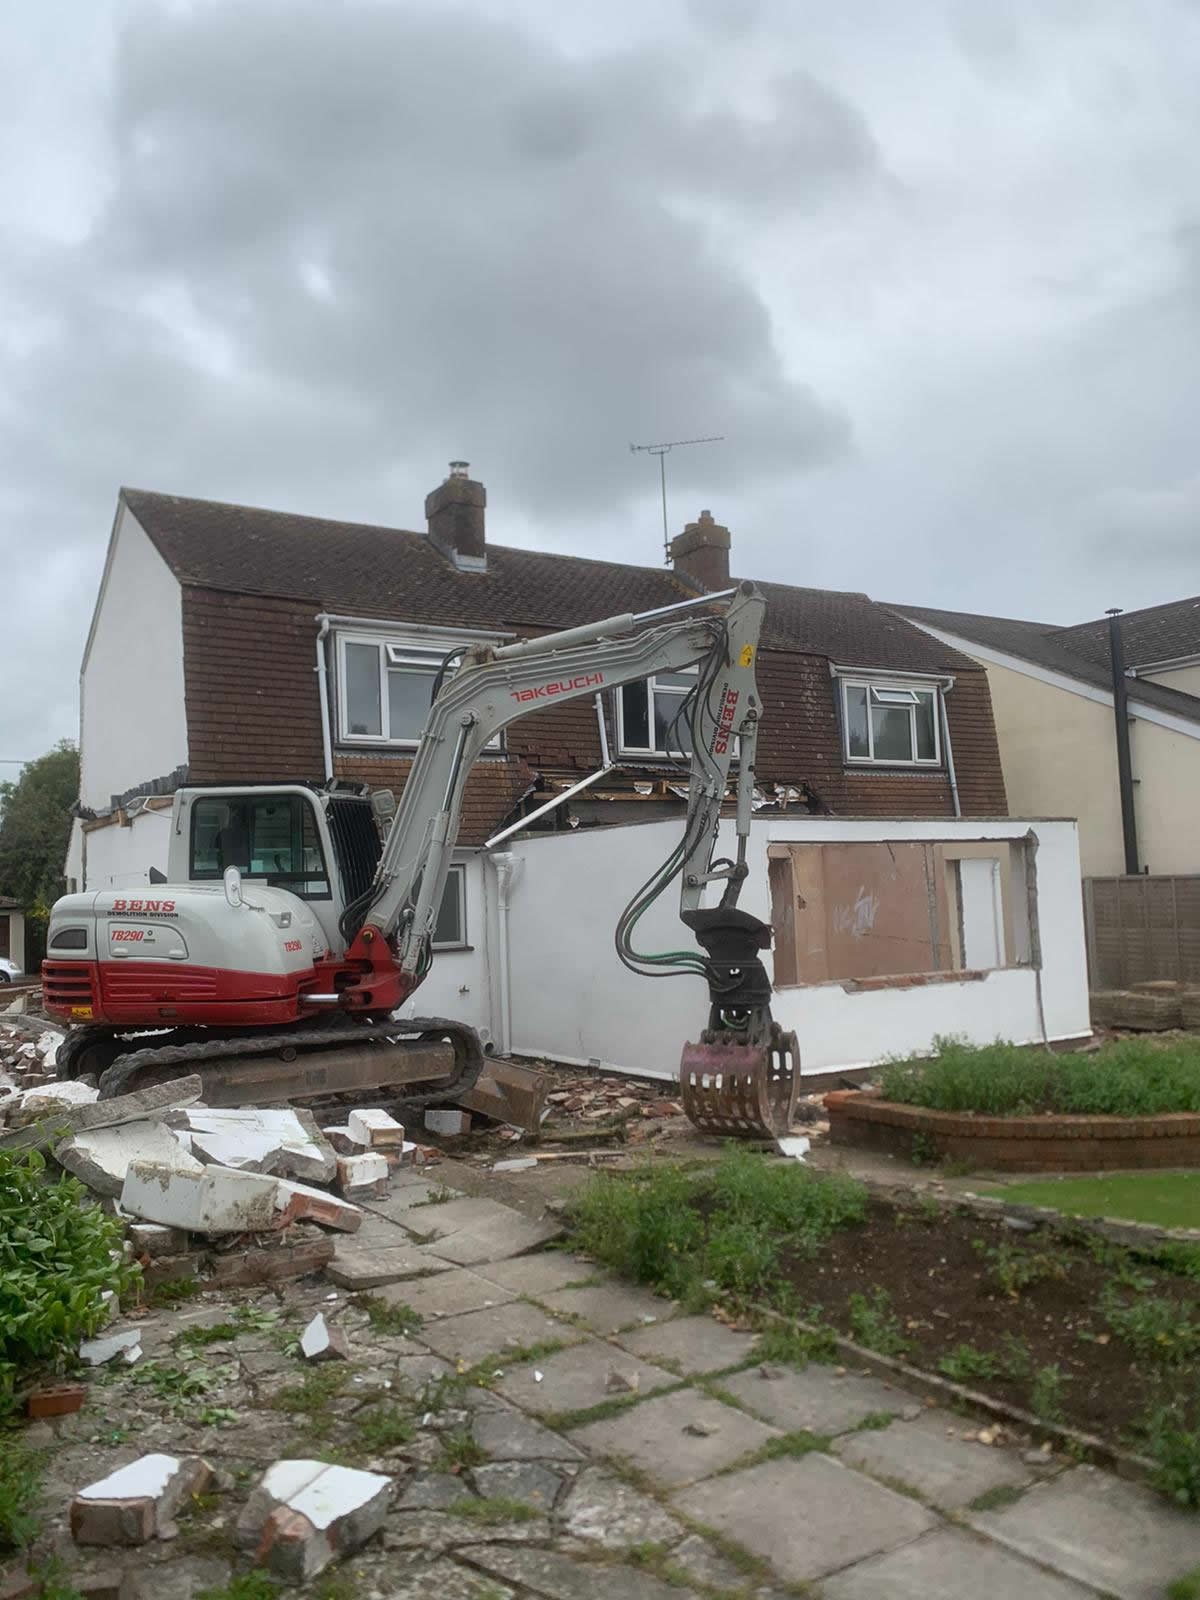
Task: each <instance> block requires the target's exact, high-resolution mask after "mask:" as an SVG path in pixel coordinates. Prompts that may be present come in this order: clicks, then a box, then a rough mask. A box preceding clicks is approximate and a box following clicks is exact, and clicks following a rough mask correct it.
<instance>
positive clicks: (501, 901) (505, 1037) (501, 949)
mask: <svg viewBox="0 0 1200 1600" xmlns="http://www.w3.org/2000/svg"><path fill="white" fill-rule="evenodd" d="M488 860H489V861H490V862H491V864H492V866H493V867H494V868H495V871H496V925H497V934H498V938H497V944H498V949H497V952H496V954H497V957H498V960H497V965H498V967H499V969H500V971H499V974H498V977H499V988H500V1038H499V1040H498V1042H497V1043H498V1048H499V1052H500V1054H501V1055H502V1056H507V1055H511V1054H512V974H511V970H510V967H509V960H508V905H509V899H510V896H511V895H512V886H513V879H514V878H515V876H516V872H517V864H518V858H517V857H516V856H515V855H513V853H512V852H511V851H510V850H498V851H497V852H496V853H495V854H494V855H490V856H488Z"/></svg>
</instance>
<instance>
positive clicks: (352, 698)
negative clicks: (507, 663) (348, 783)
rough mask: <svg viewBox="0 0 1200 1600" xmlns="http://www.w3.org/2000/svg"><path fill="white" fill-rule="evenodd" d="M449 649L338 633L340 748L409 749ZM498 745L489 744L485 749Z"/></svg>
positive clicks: (407, 639)
mask: <svg viewBox="0 0 1200 1600" xmlns="http://www.w3.org/2000/svg"><path fill="white" fill-rule="evenodd" d="M467 642H468V641H466V640H464V641H463V643H464V644H465V643H467ZM453 648H454V642H453V641H451V640H449V639H447V640H441V639H437V640H434V639H429V638H421V637H419V636H415V635H414V636H400V635H389V636H387V637H380V636H379V635H375V636H372V635H371V634H362V633H339V634H338V636H337V681H338V740H339V743H342V744H373V745H399V746H402V747H405V746H406V747H408V748H412V747H414V746H415V745H416V744H417V743H418V742H419V740H420V738H421V731H422V729H423V728H424V726H425V719H426V718H427V717H428V715H429V707H430V705H431V703H432V696H433V684H434V679H435V678H436V676H437V673H438V670H439V668H440V667H441V664H442V662H443V661H444V660H445V658H446V653H447V651H449V650H451V649H453ZM499 742H500V741H499V739H498V738H497V739H494V740H492V741H491V744H490V746H489V748H496V747H497V746H498V745H499Z"/></svg>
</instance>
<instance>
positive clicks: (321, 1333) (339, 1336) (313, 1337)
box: [300, 1311, 350, 1361]
mask: <svg viewBox="0 0 1200 1600" xmlns="http://www.w3.org/2000/svg"><path fill="white" fill-rule="evenodd" d="M300 1353H301V1355H302V1356H303V1357H304V1359H305V1360H306V1361H345V1360H347V1359H348V1358H349V1355H350V1348H349V1345H348V1344H347V1342H346V1335H345V1333H344V1332H343V1330H342V1329H341V1328H331V1327H330V1326H329V1324H328V1323H327V1322H326V1321H325V1317H324V1314H323V1313H322V1312H320V1311H318V1312H317V1314H316V1316H315V1317H314V1318H313V1319H312V1321H311V1322H310V1323H309V1325H308V1327H307V1328H305V1330H304V1332H303V1333H302V1334H301V1335H300Z"/></svg>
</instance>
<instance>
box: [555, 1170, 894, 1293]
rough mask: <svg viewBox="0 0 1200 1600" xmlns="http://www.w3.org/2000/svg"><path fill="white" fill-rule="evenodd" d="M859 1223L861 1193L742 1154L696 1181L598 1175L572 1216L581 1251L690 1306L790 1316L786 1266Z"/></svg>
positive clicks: (661, 1175)
mask: <svg viewBox="0 0 1200 1600" xmlns="http://www.w3.org/2000/svg"><path fill="white" fill-rule="evenodd" d="M865 1218H866V1191H865V1190H864V1189H863V1187H862V1185H861V1184H859V1183H856V1182H855V1181H854V1180H853V1179H851V1178H847V1177H844V1176H843V1175H842V1174H840V1173H816V1172H812V1171H811V1170H809V1169H807V1168H804V1167H800V1166H797V1165H796V1164H795V1163H778V1164H776V1163H770V1162H765V1161H763V1160H762V1158H761V1157H760V1156H758V1155H755V1154H754V1153H753V1152H750V1151H746V1150H740V1149H728V1150H726V1152H725V1153H724V1154H723V1155H722V1157H721V1159H720V1161H719V1162H718V1164H717V1165H716V1167H715V1168H711V1169H709V1170H705V1171H700V1172H691V1171H685V1170H683V1169H681V1168H679V1167H666V1168H661V1169H658V1170H656V1171H653V1172H646V1173H643V1174H639V1175H638V1176H637V1177H636V1178H635V1179H633V1180H631V1179H629V1178H628V1177H625V1178H622V1177H616V1176H610V1175H607V1174H600V1175H598V1176H597V1177H596V1178H594V1179H593V1180H592V1182H591V1183H590V1184H589V1185H588V1186H587V1187H586V1188H585V1189H583V1190H582V1191H581V1192H580V1194H579V1195H578V1196H577V1197H576V1199H575V1201H574V1202H573V1206H572V1222H573V1226H574V1230H575V1236H576V1242H577V1244H578V1246H579V1248H580V1249H582V1250H584V1251H585V1252H586V1253H587V1254H588V1255H590V1256H592V1257H594V1258H595V1259H596V1260H598V1261H601V1262H603V1263H604V1264H605V1265H607V1266H611V1267H615V1268H616V1269H617V1270H618V1271H620V1272H621V1273H623V1274H624V1275H625V1276H626V1277H628V1278H632V1279H634V1280H635V1281H636V1282H638V1283H648V1284H652V1285H653V1286H654V1287H655V1288H657V1289H660V1290H661V1291H662V1292H663V1293H664V1294H668V1295H670V1296H672V1297H673V1298H675V1299H679V1300H682V1301H684V1302H685V1303H686V1304H687V1305H689V1306H697V1305H701V1304H703V1303H704V1302H706V1301H708V1300H712V1299H714V1298H720V1297H725V1298H733V1299H737V1300H746V1299H756V1300H765V1301H771V1302H773V1303H775V1304H784V1303H785V1304H787V1305H788V1306H791V1304H792V1302H793V1297H792V1296H791V1294H790V1293H784V1292H783V1291H784V1290H785V1288H786V1285H785V1284H784V1283H783V1280H782V1278H781V1277H780V1276H779V1274H778V1272H777V1268H778V1266H779V1264H780V1262H781V1260H782V1259H783V1257H784V1256H785V1255H795V1254H802V1255H811V1254H812V1253H813V1252H814V1251H815V1250H816V1249H817V1247H818V1246H819V1245H820V1244H822V1243H823V1242H824V1241H825V1240H826V1239H828V1238H829V1236H830V1234H832V1233H833V1232H834V1230H835V1229H837V1228H843V1227H848V1226H850V1225H852V1224H854V1223H860V1222H863V1221H864V1220H865Z"/></svg>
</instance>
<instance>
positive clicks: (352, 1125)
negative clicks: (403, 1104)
mask: <svg viewBox="0 0 1200 1600" xmlns="http://www.w3.org/2000/svg"><path fill="white" fill-rule="evenodd" d="M346 1122H347V1126H348V1127H349V1130H350V1137H351V1138H352V1139H356V1140H357V1141H358V1143H359V1144H364V1145H366V1146H367V1148H368V1149H370V1150H378V1149H382V1148H384V1147H385V1146H390V1147H391V1148H392V1149H399V1148H400V1146H401V1145H402V1144H403V1143H404V1128H403V1126H402V1124H400V1123H399V1122H397V1121H396V1119H395V1117H391V1116H389V1115H388V1113H387V1112H386V1111H371V1110H368V1111H352V1112H351V1113H350V1115H349V1117H348V1118H347V1119H346Z"/></svg>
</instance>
